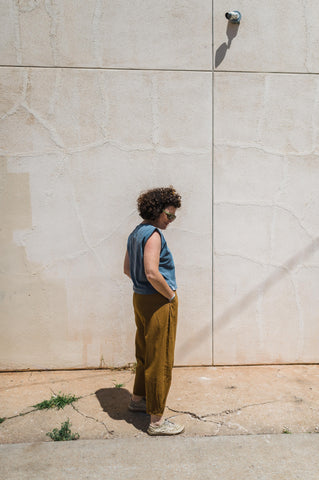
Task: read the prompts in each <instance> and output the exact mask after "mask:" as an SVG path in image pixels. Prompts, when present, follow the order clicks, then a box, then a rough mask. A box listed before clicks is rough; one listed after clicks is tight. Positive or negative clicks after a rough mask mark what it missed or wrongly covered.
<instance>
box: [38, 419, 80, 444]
mask: <svg viewBox="0 0 319 480" xmlns="http://www.w3.org/2000/svg"><path fill="white" fill-rule="evenodd" d="M70 426H71V423H70V420H69V419H67V421H66V422H64V423H61V428H60V429H58V428H54V429H53V430H52V432H47V434H46V435H47V436H48V437H50V438H51V439H52V440H53V441H54V442H66V441H69V440H78V439H79V438H80V435H79V434H78V433H72V432H71V429H70Z"/></svg>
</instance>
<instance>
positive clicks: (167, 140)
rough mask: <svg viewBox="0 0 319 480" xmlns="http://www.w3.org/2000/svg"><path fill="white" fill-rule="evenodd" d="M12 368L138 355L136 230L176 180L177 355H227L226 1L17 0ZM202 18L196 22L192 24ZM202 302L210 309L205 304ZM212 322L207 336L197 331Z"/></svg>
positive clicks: (4, 39)
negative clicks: (215, 94)
mask: <svg viewBox="0 0 319 480" xmlns="http://www.w3.org/2000/svg"><path fill="white" fill-rule="evenodd" d="M0 9H1V10H0V11H1V15H2V17H3V21H2V25H3V27H4V28H3V29H2V30H1V33H0V41H1V51H0V59H1V62H0V63H1V65H2V67H1V68H0V85H1V87H0V88H1V113H0V115H1V133H0V145H1V153H2V157H1V167H2V188H1V194H2V212H3V215H4V218H3V222H2V226H3V229H2V235H3V237H2V243H3V247H2V251H3V252H4V254H5V255H4V256H3V257H2V260H1V261H2V263H3V265H2V268H1V281H2V288H1V290H2V317H1V318H2V320H1V322H2V326H1V332H2V334H1V340H0V368H2V369H15V368H17V369H19V368H65V367H95V366H110V365H115V366H117V365H124V364H127V363H128V362H133V361H134V334H135V326H134V318H133V311H132V299H131V297H132V287H131V284H130V281H129V279H127V278H126V277H125V276H124V274H123V273H122V272H123V258H124V253H125V249H126V240H127V236H128V234H129V233H130V231H131V230H132V229H133V227H134V226H135V225H136V224H137V223H139V222H140V221H141V219H140V217H138V215H137V212H136V198H137V195H138V194H139V192H140V191H141V190H143V189H147V188H150V187H153V186H161V185H169V184H173V185H174V186H175V188H176V189H177V190H178V191H180V192H181V193H182V196H183V208H182V209H181V211H180V212H179V215H178V220H176V222H175V223H174V225H172V226H171V227H170V229H169V231H168V232H167V235H166V238H167V241H168V244H169V246H170V248H171V250H172V251H173V252H174V257H175V260H176V268H177V280H178V285H179V293H180V294H179V296H180V305H181V307H180V326H179V334H178V346H177V355H176V356H177V363H180V364H188V363H190V364H201V363H203V364H210V363H211V362H212V330H211V328H212V327H211V326H212V313H211V305H212V300H211V297H212V282H211V276H212V275H211V265H212V259H211V257H212V244H211V238H212V222H211V218H212V213H211V212H212V186H211V185H212V173H211V171H212V66H211V64H212V60H211V59H212V55H211V38H212V7H211V2H207V1H204V2H198V1H197V0H187V1H184V0H183V1H181V0H174V1H172V0H161V1H157V0H156V1H155V0H154V1H147V2H141V1H139V0H130V1H126V0H125V1H123V0H112V1H106V0H100V1H96V0H94V1H93V0H85V1H84V0H83V1H79V0H77V1H75V0H58V1H55V2H53V1H52V2H51V1H44V0H43V1H32V0H30V1H20V2H15V1H13V0H12V1H7V0H1V2H0ZM190 32H194V34H193V35H190ZM198 312H200V314H198ZM199 325H200V326H201V327H204V328H205V332H206V333H205V336H203V337H202V338H200V339H197V341H195V342H194V341H193V338H194V337H195V336H196V334H197V332H198V327H199Z"/></svg>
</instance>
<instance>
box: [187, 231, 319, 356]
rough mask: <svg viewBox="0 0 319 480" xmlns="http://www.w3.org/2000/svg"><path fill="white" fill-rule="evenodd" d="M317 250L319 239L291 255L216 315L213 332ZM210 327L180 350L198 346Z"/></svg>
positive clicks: (205, 328) (192, 338)
mask: <svg viewBox="0 0 319 480" xmlns="http://www.w3.org/2000/svg"><path fill="white" fill-rule="evenodd" d="M318 248H319V237H318V238H316V239H315V240H313V241H312V242H311V243H310V244H309V245H308V246H307V247H306V248H304V249H303V250H300V251H299V252H298V253H297V254H296V255H293V256H292V257H291V258H289V260H287V262H285V263H284V264H283V265H281V266H279V267H278V268H277V270H276V271H275V272H274V273H272V274H271V275H269V277H268V278H266V279H265V280H264V281H263V282H260V283H259V284H258V285H257V286H256V287H255V288H253V289H252V290H251V291H250V292H248V293H247V294H246V295H244V296H243V297H242V298H240V299H239V300H238V301H236V302H235V303H233V304H232V305H231V306H230V307H229V308H227V309H226V310H225V311H224V312H223V313H222V314H221V315H218V316H217V317H216V318H215V319H214V323H215V324H216V325H217V326H216V327H214V331H213V334H214V332H216V330H219V329H224V328H225V327H226V326H227V324H229V323H230V322H231V321H232V319H233V318H234V317H235V315H236V314H237V313H238V311H240V312H241V313H242V312H243V311H245V310H246V309H247V308H248V307H249V306H250V305H251V304H252V303H253V302H254V301H256V298H257V297H258V295H259V292H260V291H261V290H262V291H264V292H266V291H267V290H269V289H270V288H271V287H273V286H274V285H275V284H276V283H278V282H279V281H280V280H281V279H282V278H283V277H284V276H285V275H286V274H287V272H289V271H291V270H292V269H293V268H294V267H295V266H296V265H299V264H300V263H301V262H304V261H305V260H306V259H307V258H309V257H311V255H313V254H314V253H315V252H316V250H318ZM210 333H211V327H209V326H206V327H204V328H202V329H201V330H199V331H198V333H197V335H195V336H192V337H191V338H190V339H189V340H187V341H186V342H184V343H182V345H181V347H180V348H181V349H182V350H184V349H187V350H192V347H193V345H198V344H199V343H200V342H201V340H202V338H206V336H207V335H210Z"/></svg>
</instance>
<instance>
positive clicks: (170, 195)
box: [137, 185, 182, 220]
mask: <svg viewBox="0 0 319 480" xmlns="http://www.w3.org/2000/svg"><path fill="white" fill-rule="evenodd" d="M181 198H182V197H181V196H180V195H179V194H178V193H177V192H176V190H175V189H174V188H173V187H172V185H170V186H169V187H167V188H165V187H164V188H152V189H151V190H147V191H146V192H142V193H141V194H140V195H139V197H138V199H137V208H138V211H139V214H140V216H141V217H142V218H143V219H144V220H156V219H157V218H158V217H159V216H160V214H161V213H162V212H163V210H164V209H165V208H167V207H169V206H172V207H175V208H180V206H181V204H182V203H181Z"/></svg>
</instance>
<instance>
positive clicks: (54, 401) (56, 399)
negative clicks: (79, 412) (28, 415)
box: [32, 392, 81, 410]
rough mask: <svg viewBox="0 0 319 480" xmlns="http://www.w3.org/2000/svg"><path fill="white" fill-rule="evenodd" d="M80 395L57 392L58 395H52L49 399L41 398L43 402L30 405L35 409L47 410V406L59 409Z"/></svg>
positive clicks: (77, 398)
mask: <svg viewBox="0 0 319 480" xmlns="http://www.w3.org/2000/svg"><path fill="white" fill-rule="evenodd" d="M79 398H81V397H76V396H75V395H69V394H67V395H64V394H61V392H59V395H52V397H51V398H50V400H43V402H40V403H37V404H36V405H32V406H33V408H35V409H36V410H48V409H49V408H57V409H58V410H60V409H61V408H64V407H65V406H66V405H70V404H71V403H73V402H76V401H77V400H79Z"/></svg>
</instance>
